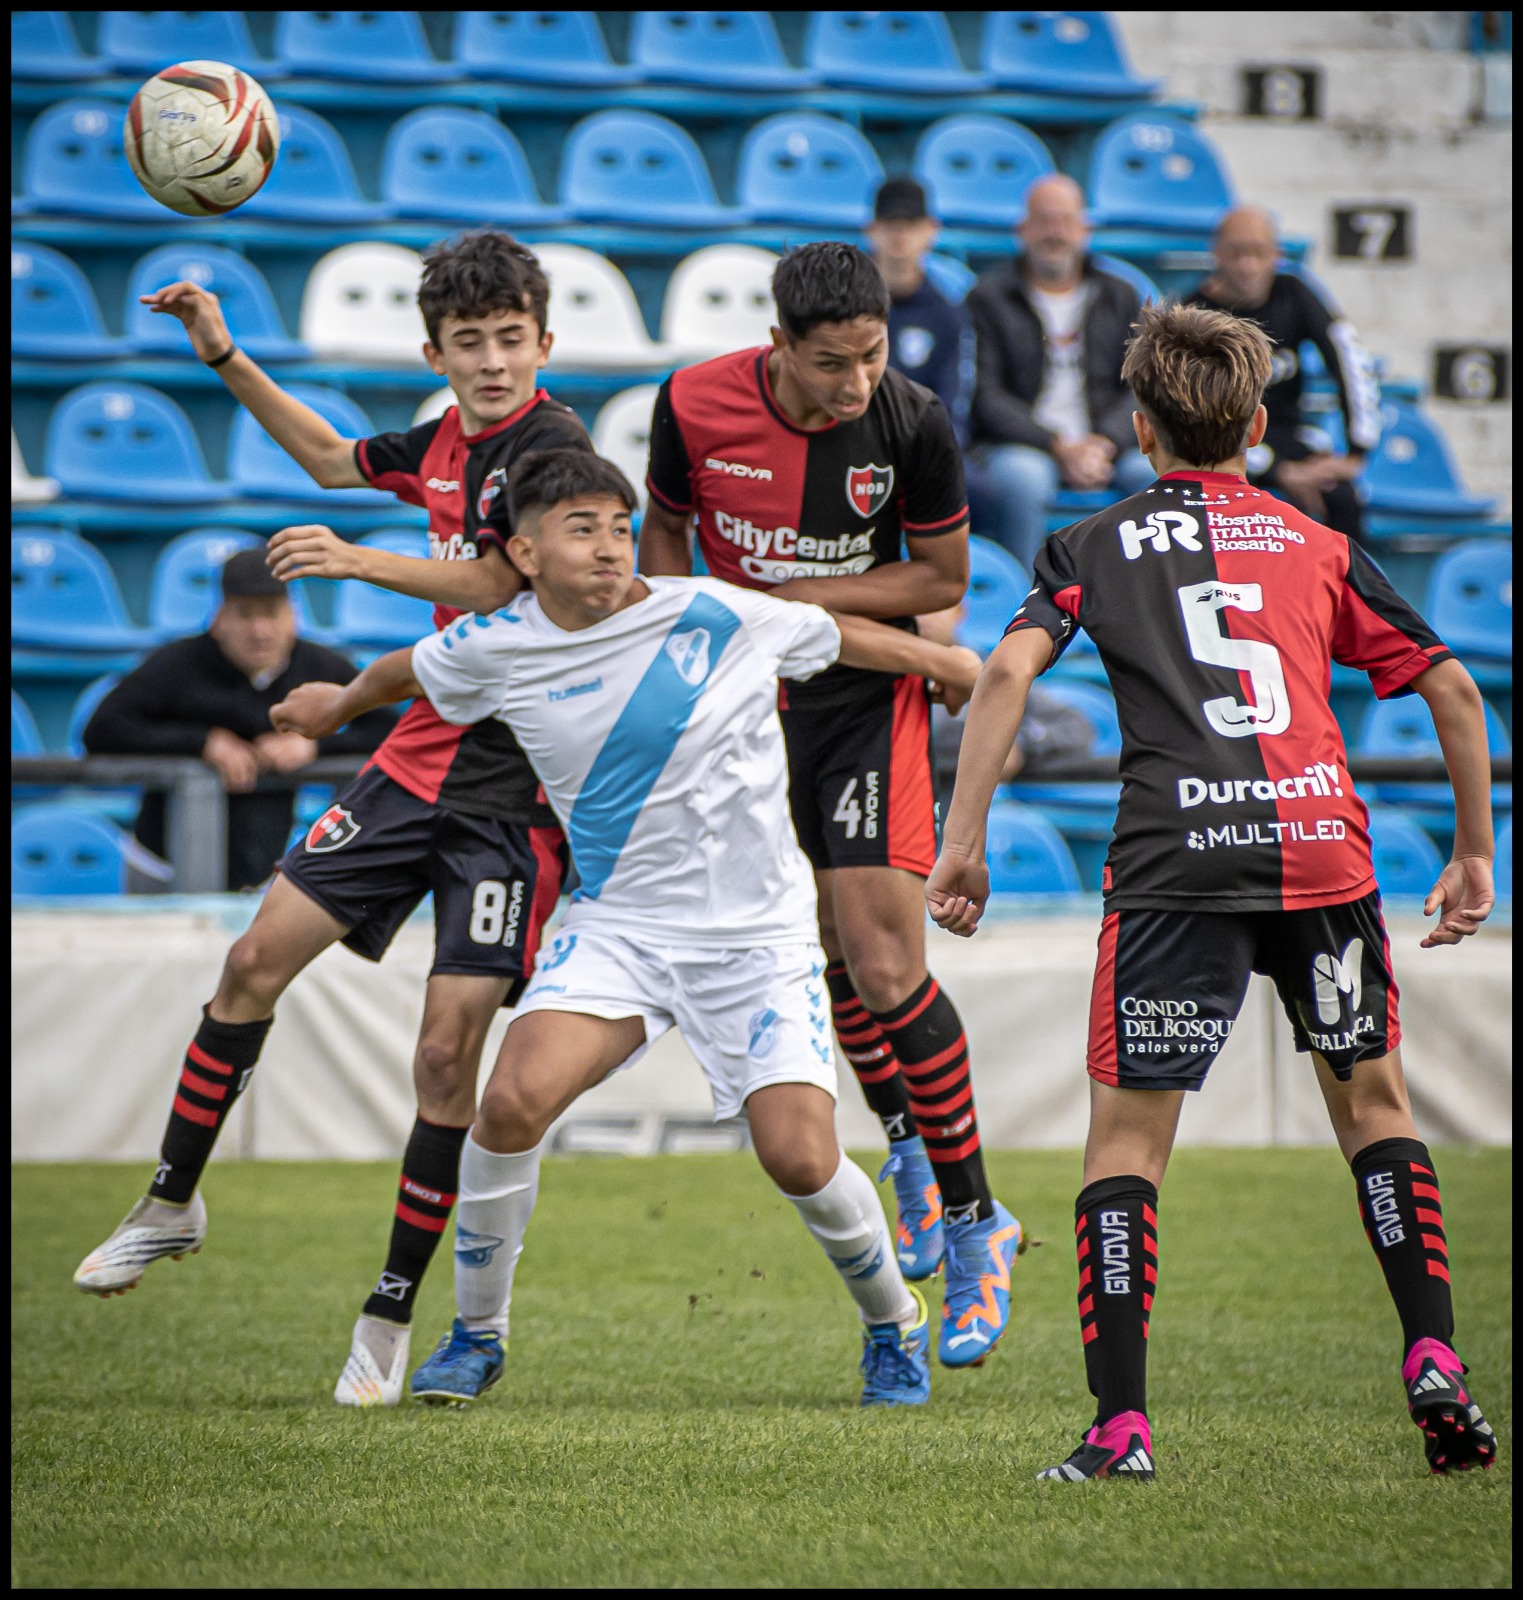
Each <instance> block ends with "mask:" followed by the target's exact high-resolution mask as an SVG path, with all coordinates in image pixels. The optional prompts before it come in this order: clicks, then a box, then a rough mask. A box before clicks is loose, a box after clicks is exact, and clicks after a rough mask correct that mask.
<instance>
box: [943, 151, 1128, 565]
mask: <svg viewBox="0 0 1523 1600" xmlns="http://www.w3.org/2000/svg"><path fill="white" fill-rule="evenodd" d="M1016 233H1017V235H1018V236H1019V238H1020V240H1021V243H1022V244H1023V245H1024V246H1025V250H1024V253H1023V254H1022V255H1021V256H1019V257H1017V258H1016V259H1015V260H1013V261H1010V262H1007V263H1006V264H1005V265H1004V266H1000V267H996V268H995V269H994V270H993V271H992V272H988V273H986V274H985V275H984V276H983V277H982V278H980V279H979V281H978V282H977V283H976V284H975V285H974V286H973V288H972V289H971V290H970V291H969V293H968V302H967V303H968V315H969V316H970V317H971V318H972V321H973V330H974V333H975V334H976V335H977V340H978V361H977V380H976V383H975V387H974V391H973V413H972V430H971V431H972V441H973V448H972V450H971V451H970V452H969V457H968V495H969V499H970V501H971V502H972V509H973V527H974V531H975V532H979V533H985V532H986V533H988V534H990V535H991V536H992V537H994V538H996V539H998V540H999V542H1000V543H1001V544H1002V545H1004V546H1005V548H1006V549H1007V550H1009V551H1010V553H1011V554H1012V555H1013V556H1015V557H1016V559H1017V560H1018V561H1020V562H1021V563H1022V564H1023V565H1024V566H1025V567H1026V570H1027V571H1028V572H1029V571H1030V570H1031V563H1032V561H1033V560H1034V559H1035V557H1036V553H1037V550H1038V549H1039V548H1040V547H1041V544H1042V541H1043V539H1044V538H1045V537H1046V525H1045V508H1046V505H1047V502H1048V501H1049V500H1051V498H1052V496H1053V495H1054V494H1055V493H1056V492H1057V490H1058V489H1059V488H1060V487H1064V488H1070V489H1110V490H1112V491H1114V493H1115V494H1116V495H1117V496H1124V495H1129V494H1135V493H1137V491H1138V490H1140V489H1145V488H1146V487H1147V486H1148V484H1150V483H1151V482H1152V481H1153V469H1152V468H1151V467H1150V466H1149V465H1148V464H1147V461H1146V460H1145V459H1144V458H1143V456H1142V455H1141V453H1140V452H1139V451H1138V449H1137V441H1136V437H1135V435H1134V434H1133V432H1132V409H1133V401H1132V395H1131V391H1130V390H1129V389H1128V388H1127V387H1126V385H1125V384H1124V383H1122V381H1121V361H1122V357H1123V355H1124V354H1125V351H1126V343H1127V340H1128V339H1130V338H1131V326H1132V323H1133V321H1134V320H1135V319H1136V316H1137V313H1138V311H1139V309H1140V302H1139V301H1138V298H1137V291H1136V290H1135V289H1133V288H1132V286H1131V285H1130V284H1129V283H1125V282H1123V281H1122V280H1121V279H1120V278H1114V277H1112V276H1111V275H1110V274H1109V273H1107V272H1104V271H1102V270H1101V269H1100V268H1098V267H1096V266H1095V264H1094V263H1093V262H1092V261H1091V260H1090V259H1089V257H1088V254H1087V247H1088V244H1089V224H1088V222H1087V221H1086V220H1085V216H1084V193H1083V191H1082V190H1081V189H1080V188H1079V186H1078V184H1077V183H1075V182H1074V181H1073V179H1072V178H1065V177H1061V176H1058V175H1056V174H1055V175H1053V176H1052V177H1049V178H1043V179H1041V180H1040V181H1038V182H1037V183H1034V184H1033V185H1032V186H1031V188H1030V190H1029V191H1028V193H1027V195H1026V216H1025V219H1024V220H1023V221H1022V222H1021V224H1020V225H1019V227H1017V229H1016Z"/></svg>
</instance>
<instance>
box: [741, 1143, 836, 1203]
mask: <svg viewBox="0 0 1523 1600" xmlns="http://www.w3.org/2000/svg"><path fill="white" fill-rule="evenodd" d="M757 1154H758V1156H760V1158H761V1164H762V1170H763V1171H764V1172H765V1173H766V1174H767V1176H768V1177H769V1178H771V1180H772V1181H773V1183H775V1184H776V1185H777V1186H778V1188H779V1189H781V1190H782V1192H783V1193H784V1194H787V1195H794V1196H799V1195H806V1194H818V1193H819V1192H820V1190H821V1189H823V1188H824V1187H825V1185H826V1184H827V1183H829V1182H830V1180H831V1179H832V1178H833V1177H835V1175H836V1168H837V1167H839V1166H840V1164H841V1152H840V1150H839V1149H831V1150H829V1151H828V1152H827V1151H825V1150H787V1151H784V1150H776V1151H771V1152H768V1153H767V1154H766V1155H763V1154H762V1152H760V1151H758V1152H757Z"/></svg>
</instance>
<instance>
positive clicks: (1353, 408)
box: [1185, 206, 1380, 540]
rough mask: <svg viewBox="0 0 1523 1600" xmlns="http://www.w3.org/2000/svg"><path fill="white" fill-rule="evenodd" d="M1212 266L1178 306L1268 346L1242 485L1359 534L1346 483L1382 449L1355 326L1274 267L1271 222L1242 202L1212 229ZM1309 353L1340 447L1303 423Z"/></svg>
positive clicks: (1275, 239)
mask: <svg viewBox="0 0 1523 1600" xmlns="http://www.w3.org/2000/svg"><path fill="white" fill-rule="evenodd" d="M1212 245H1213V249H1214V252H1215V255H1216V270H1215V271H1214V272H1213V273H1212V274H1211V276H1210V277H1209V278H1207V279H1206V280H1205V282H1203V283H1201V284H1200V285H1198V286H1197V287H1196V288H1195V289H1194V290H1193V291H1192V292H1191V293H1190V294H1189V295H1187V296H1186V297H1185V304H1186V305H1194V306H1208V307H1209V308H1210V309H1211V310H1213V311H1231V312H1233V313H1234V314H1236V315H1237V316H1240V317H1247V318H1248V319H1250V320H1251V321H1253V322H1256V323H1258V324H1259V326H1260V327H1261V328H1263V330H1264V332H1265V333H1267V334H1268V335H1269V340H1270V343H1271V344H1272V345H1273V346H1274V366H1273V368H1272V370H1271V372H1270V376H1269V387H1268V388H1267V389H1266V390H1265V391H1264V407H1265V409H1266V410H1267V411H1268V412H1269V426H1268V427H1267V428H1266V429H1265V430H1264V442H1263V443H1262V444H1260V445H1256V446H1255V447H1254V448H1253V449H1252V450H1250V451H1249V452H1248V477H1249V481H1250V482H1252V483H1255V484H1259V485H1260V486H1262V487H1263V488H1265V489H1268V490H1269V491H1270V493H1271V494H1277V495H1279V496H1281V497H1282V498H1283V499H1286V500H1288V501H1290V503H1291V504H1292V505H1293V506H1296V507H1297V508H1298V509H1300V510H1302V511H1304V512H1305V513H1306V514H1307V516H1309V517H1311V518H1313V519H1314V520H1315V521H1317V522H1321V523H1325V524H1326V525H1327V526H1328V527H1329V528H1336V529H1337V530H1338V532H1339V533H1343V534H1347V535H1348V537H1349V538H1351V539H1356V540H1358V539H1362V538H1363V536H1364V508H1363V507H1362V506H1361V505H1360V503H1359V497H1358V495H1357V494H1356V493H1355V491H1354V478H1355V476H1356V475H1357V474H1358V473H1359V471H1360V469H1361V468H1362V467H1363V466H1364V460H1365V456H1366V455H1367V454H1368V452H1369V451H1371V450H1373V449H1374V448H1375V446H1376V445H1377V444H1379V443H1380V388H1379V385H1378V384H1377V383H1376V381H1375V376H1374V369H1373V367H1372V365H1371V362H1370V358H1369V357H1368V356H1367V355H1366V354H1365V352H1364V350H1363V349H1362V348H1361V347H1360V344H1359V336H1358V334H1357V333H1355V332H1354V326H1353V324H1352V323H1351V322H1349V321H1347V320H1346V319H1345V318H1344V317H1343V316H1342V315H1341V314H1340V312H1339V311H1338V310H1337V308H1336V307H1335V306H1333V305H1332V304H1331V303H1330V302H1329V301H1328V300H1327V299H1326V298H1325V296H1324V294H1319V293H1318V292H1317V290H1316V289H1315V288H1313V287H1312V285H1311V284H1310V283H1308V282H1307V281H1306V279H1305V278H1303V277H1301V276H1299V275H1298V274H1296V273H1294V272H1281V271H1279V270H1278V267H1279V259H1280V241H1279V236H1278V234H1277V233H1276V230H1275V225H1274V219H1273V218H1272V217H1271V216H1270V215H1269V213H1268V212H1267V211H1264V210H1261V209H1260V208H1259V207H1258V206H1240V207H1239V208H1238V209H1237V210H1236V211H1229V212H1228V213H1227V215H1226V216H1225V217H1223V218H1222V220H1221V221H1220V222H1219V223H1218V224H1217V227H1216V234H1215V237H1214V238H1213V240H1212ZM1303 344H1312V345H1315V346H1316V348H1317V351H1318V353H1319V354H1320V355H1321V357H1322V361H1323V364H1324V365H1325V366H1326V368H1327V370H1328V373H1329V375H1330V376H1331V377H1332V380H1333V382H1334V384H1336V385H1337V389H1338V405H1339V408H1340V409H1341V410H1342V412H1343V431H1344V436H1345V438H1346V439H1347V440H1348V451H1347V453H1346V454H1339V453H1337V452H1336V451H1335V450H1334V448H1333V441H1332V438H1331V437H1330V436H1329V435H1328V434H1327V433H1326V432H1325V430H1323V429H1321V428H1316V427H1308V426H1306V425H1304V424H1303V423H1302V421H1301V389H1302V374H1301V346H1302V345H1303Z"/></svg>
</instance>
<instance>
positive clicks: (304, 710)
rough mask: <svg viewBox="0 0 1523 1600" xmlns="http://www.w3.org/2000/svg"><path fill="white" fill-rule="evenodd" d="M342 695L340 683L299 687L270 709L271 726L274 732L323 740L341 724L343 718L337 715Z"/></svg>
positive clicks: (335, 731)
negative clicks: (298, 734) (297, 734)
mask: <svg viewBox="0 0 1523 1600" xmlns="http://www.w3.org/2000/svg"><path fill="white" fill-rule="evenodd" d="M343 694H344V686H343V684H341V683H302V684H298V685H297V686H296V688H294V689H293V690H292V691H291V692H290V694H288V695H287V696H286V697H285V699H284V700H282V701H281V702H280V704H279V705H276V706H271V707H270V722H271V725H272V726H273V727H274V729H275V731H276V733H300V734H304V735H305V736H306V737H307V738H308V739H326V738H327V737H328V735H329V734H330V733H337V732H338V730H339V729H340V728H341V727H343V725H344V718H343V717H342V716H340V715H339V702H340V701H341V700H342V698H343Z"/></svg>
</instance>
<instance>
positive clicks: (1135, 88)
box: [982, 11, 1162, 99]
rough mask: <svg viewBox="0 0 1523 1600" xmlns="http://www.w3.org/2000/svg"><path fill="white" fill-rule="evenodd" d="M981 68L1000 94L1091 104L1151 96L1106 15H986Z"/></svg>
mask: <svg viewBox="0 0 1523 1600" xmlns="http://www.w3.org/2000/svg"><path fill="white" fill-rule="evenodd" d="M984 17H985V21H984V43H983V53H982V64H983V68H984V71H985V72H987V73H988V74H989V75H990V76H991V77H992V78H993V79H994V81H995V82H996V83H997V84H998V85H999V87H1000V88H1002V89H1024V90H1026V91H1028V92H1029V93H1032V94H1062V95H1080V96H1084V97H1086V98H1088V97H1093V98H1095V99H1101V98H1106V97H1110V96H1117V97H1126V96H1139V95H1151V94H1155V93H1156V92H1157V91H1158V90H1159V89H1160V88H1161V87H1162V85H1161V84H1160V82H1159V81H1158V80H1157V79H1156V78H1139V77H1136V76H1135V75H1134V74H1133V72H1132V66H1131V63H1130V62H1129V61H1128V60H1127V58H1126V51H1125V49H1124V48H1123V46H1122V43H1121V39H1120V37H1119V35H1118V34H1117V32H1116V28H1115V25H1114V23H1112V21H1111V19H1110V14H1109V13H1108V12H1105V11H988V12H985V13H984Z"/></svg>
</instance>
